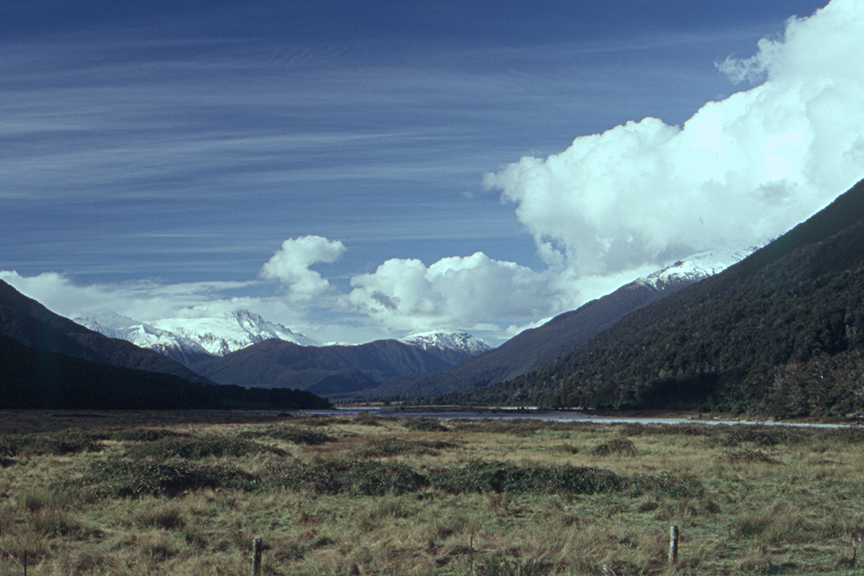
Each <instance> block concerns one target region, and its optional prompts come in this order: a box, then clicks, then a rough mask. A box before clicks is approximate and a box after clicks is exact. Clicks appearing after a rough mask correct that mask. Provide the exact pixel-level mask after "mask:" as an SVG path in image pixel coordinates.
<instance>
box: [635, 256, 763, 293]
mask: <svg viewBox="0 0 864 576" xmlns="http://www.w3.org/2000/svg"><path fill="white" fill-rule="evenodd" d="M755 250H756V248H755V247H751V248H741V249H737V250H709V251H707V252H700V253H698V254H693V255H692V256H688V257H687V258H685V259H683V260H679V261H678V262H676V263H674V264H672V265H671V266H667V267H666V268H663V269H662V270H658V271H657V272H654V273H653V274H650V275H649V276H646V277H644V278H639V279H638V280H636V282H637V283H638V284H642V285H645V286H653V287H654V288H660V287H662V286H664V285H668V284H670V283H673V282H680V281H682V280H684V281H695V280H701V279H702V278H707V277H708V276H713V275H714V274H719V273H720V272H722V271H723V270H725V269H726V268H728V267H729V266H732V265H733V264H736V263H738V262H739V261H741V260H743V259H744V258H746V257H747V256H749V255H750V254H752V253H753V252H754V251H755Z"/></svg>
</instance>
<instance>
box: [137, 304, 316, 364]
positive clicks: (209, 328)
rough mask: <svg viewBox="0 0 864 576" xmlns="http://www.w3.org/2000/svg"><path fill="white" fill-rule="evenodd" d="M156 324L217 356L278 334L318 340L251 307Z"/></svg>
mask: <svg viewBox="0 0 864 576" xmlns="http://www.w3.org/2000/svg"><path fill="white" fill-rule="evenodd" d="M153 325H154V326H155V327H157V328H160V329H162V330H167V331H169V332H172V333H174V334H176V335H177V336H180V337H183V338H186V339H189V340H193V341H195V342H198V343H199V344H200V345H201V346H202V347H203V348H204V349H205V350H207V351H208V352H209V353H210V354H212V355H214V356H224V355H225V354H228V353H230V352H236V351H237V350H240V349H242V348H246V347H247V346H251V345H252V344H257V343H259V342H263V341H264V340H270V339H273V338H278V339H279V340H285V341H287V342H293V343H295V344H299V345H301V346H316V345H317V342H315V341H314V340H312V339H310V338H307V337H306V336H304V335H302V334H298V333H296V332H293V331H292V330H291V329H290V328H287V327H285V326H283V325H282V324H277V323H274V322H268V321H267V320H264V319H263V318H262V317H261V316H259V315H258V314H255V313H253V312H250V311H248V310H237V311H236V312H229V313H227V314H223V315H222V316H212V317H207V318H165V319H163V320H158V321H156V322H154V323H153Z"/></svg>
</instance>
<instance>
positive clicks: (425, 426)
mask: <svg viewBox="0 0 864 576" xmlns="http://www.w3.org/2000/svg"><path fill="white" fill-rule="evenodd" d="M402 425H403V426H405V428H407V429H408V430H411V431H412V432H449V431H450V429H449V428H447V427H446V426H444V425H443V424H441V422H439V421H438V420H432V419H431V418H419V417H418V418H405V420H403V421H402Z"/></svg>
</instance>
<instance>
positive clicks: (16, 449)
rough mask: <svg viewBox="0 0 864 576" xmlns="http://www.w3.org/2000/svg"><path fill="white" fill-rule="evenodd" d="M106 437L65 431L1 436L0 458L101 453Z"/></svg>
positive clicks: (100, 434)
mask: <svg viewBox="0 0 864 576" xmlns="http://www.w3.org/2000/svg"><path fill="white" fill-rule="evenodd" d="M105 439H106V435H105V434H104V433H98V432H82V431H81V430H64V431H63V432H55V433H53V434H38V435H33V436H25V435H22V434H6V435H4V436H0V456H43V455H48V454H50V455H54V456H62V455H64V454H78V453H80V452H99V451H101V450H102V448H103V447H104V446H103V444H102V442H101V440H105Z"/></svg>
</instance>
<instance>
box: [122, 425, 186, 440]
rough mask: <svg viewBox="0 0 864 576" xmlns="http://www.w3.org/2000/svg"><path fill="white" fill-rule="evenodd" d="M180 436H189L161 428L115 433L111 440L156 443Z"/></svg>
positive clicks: (136, 429)
mask: <svg viewBox="0 0 864 576" xmlns="http://www.w3.org/2000/svg"><path fill="white" fill-rule="evenodd" d="M178 436H189V435H188V434H183V433H182V432H174V431H173V430H164V429H159V428H128V429H126V430H119V431H117V432H115V433H114V434H113V435H112V436H111V439H112V440H117V441H119V442H155V441H156V440H161V439H162V438H176V437H178Z"/></svg>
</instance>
